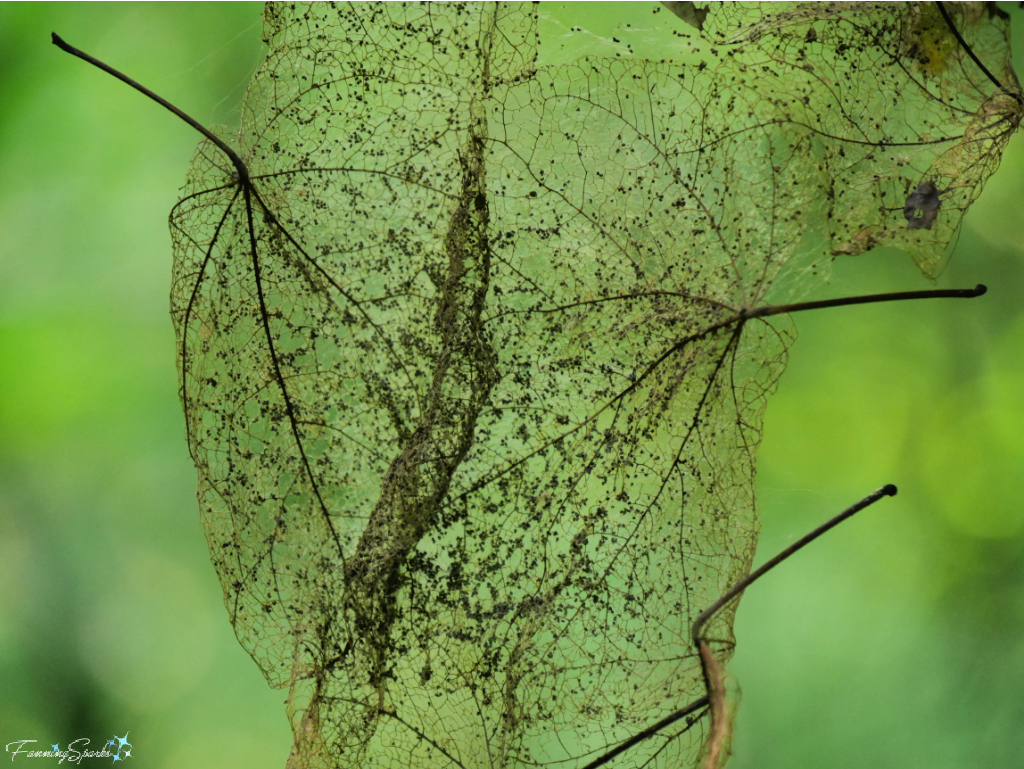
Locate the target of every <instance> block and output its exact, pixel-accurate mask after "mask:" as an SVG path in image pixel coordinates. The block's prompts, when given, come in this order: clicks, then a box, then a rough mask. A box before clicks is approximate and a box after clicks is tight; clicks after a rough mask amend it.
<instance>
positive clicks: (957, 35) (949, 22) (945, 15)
mask: <svg viewBox="0 0 1024 769" xmlns="http://www.w3.org/2000/svg"><path fill="white" fill-rule="evenodd" d="M935 4H936V5H937V6H939V13H941V14H942V18H943V19H945V20H946V26H947V27H949V31H950V32H952V33H953V36H954V37H955V38H956V39H957V42H958V43H960V45H961V47H962V48H963V49H964V50H965V51H967V55H968V56H970V57H971V58H972V59H973V60H974V63H975V64H977V65H978V69H980V70H981V71H982V72H984V73H985V76H986V77H988V79H989V80H991V81H992V82H993V84H995V86H996V88H998V89H999V90H1000V91H1002V92H1003V93H1010V92H1009V91H1008V90H1007V89H1006V88H1004V87H1003V84H1002V83H1000V82H999V79H998V78H997V77H996V76H995V75H993V74H992V73H991V72H989V71H988V67H986V66H985V65H984V64H982V63H981V59H979V58H978V57H977V56H976V55H975V53H974V49H972V48H971V46H969V45H967V41H966V40H964V38H963V35H961V34H960V30H958V29H957V28H956V24H954V23H953V17H952V16H950V15H949V11H947V10H946V4H945V3H943V2H942V1H941V0H937V2H936V3H935ZM1010 95H1011V96H1012V97H1013V98H1014V99H1016V100H1017V103H1018V104H1024V99H1022V98H1021V96H1020V94H1018V93H1011V94H1010Z"/></svg>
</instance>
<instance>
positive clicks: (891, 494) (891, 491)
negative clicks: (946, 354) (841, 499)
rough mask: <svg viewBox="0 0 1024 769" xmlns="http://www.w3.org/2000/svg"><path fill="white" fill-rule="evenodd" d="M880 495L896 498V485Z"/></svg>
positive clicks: (885, 487) (886, 486) (888, 484)
mask: <svg viewBox="0 0 1024 769" xmlns="http://www.w3.org/2000/svg"><path fill="white" fill-rule="evenodd" d="M982 288H984V286H982ZM882 493H883V494H885V496H887V497H895V496H896V484H894V483H887V484H885V485H884V486H883V487H882Z"/></svg>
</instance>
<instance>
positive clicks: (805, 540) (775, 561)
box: [691, 483, 896, 643]
mask: <svg viewBox="0 0 1024 769" xmlns="http://www.w3.org/2000/svg"><path fill="white" fill-rule="evenodd" d="M895 496H896V487H895V486H894V485H893V484H891V483H889V484H886V485H885V486H883V487H882V488H880V489H877V490H875V491H873V492H871V493H870V494H868V495H867V496H866V497H864V499H862V500H861V501H860V502H858V503H857V504H855V505H853V506H852V507H848V508H847V509H846V510H843V512H841V513H840V514H839V515H837V516H835V517H834V518H831V519H830V520H828V521H826V522H825V523H823V524H822V525H821V526H819V527H818V528H816V529H815V530H814V531H812V532H811V533H810V534H807V535H806V536H804V537H801V538H800V539H799V540H797V541H796V542H794V543H793V544H792V545H790V546H789V547H787V548H786V549H785V550H783V551H782V552H781V553H779V554H778V555H777V556H775V557H774V558H772V559H771V560H770V561H767V562H765V564H764V565H763V566H761V567H760V568H759V569H757V570H755V571H752V572H751V573H750V574H748V575H747V576H745V577H744V578H743V579H741V580H740V581H739V582H737V583H736V584H735V585H733V586H732V587H731V588H729V589H728V590H726V591H725V593H723V594H722V597H721V598H719V599H718V600H717V601H715V602H714V603H713V604H711V605H710V606H709V607H708V608H706V609H705V610H704V611H702V612H701V613H700V616H699V617H697V619H696V621H695V622H694V623H693V628H692V629H691V635H692V637H693V641H694V643H697V642H699V641H700V640H701V630H703V628H704V625H705V624H706V623H707V621H708V620H709V619H711V617H713V616H714V615H715V614H716V613H717V612H718V610H719V609H721V608H722V607H723V606H725V605H726V604H727V603H729V601H731V600H732V599H734V598H735V597H736V596H738V595H739V594H740V593H742V592H743V591H744V590H746V589H747V588H748V587H750V585H752V584H753V583H754V582H756V581H757V580H758V579H760V578H761V577H763V576H764V575H765V574H767V573H768V572H770V571H771V570H772V569H774V568H775V567H776V566H778V565H779V564H780V563H782V562H783V561H785V560H786V559H787V558H789V557H790V556H791V555H793V553H795V552H797V551H798V550H800V549H801V548H803V547H805V546H807V545H809V544H810V543H811V542H813V541H814V540H816V539H817V538H818V537H820V536H821V535H822V534H824V533H825V532H826V531H828V530H829V529H832V528H834V527H836V526H838V525H839V524H840V523H842V522H843V521H845V520H846V519H847V518H849V517H851V516H853V515H855V514H856V513H859V512H860V511H861V510H863V509H864V508H865V507H870V506H871V505H873V504H875V502H877V501H878V500H880V499H881V498H882V497H895Z"/></svg>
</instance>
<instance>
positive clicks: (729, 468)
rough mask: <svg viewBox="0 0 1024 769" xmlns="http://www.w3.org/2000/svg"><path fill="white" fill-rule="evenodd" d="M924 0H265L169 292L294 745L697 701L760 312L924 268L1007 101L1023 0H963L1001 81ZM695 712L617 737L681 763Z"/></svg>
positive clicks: (1013, 105) (775, 336) (759, 367)
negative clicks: (601, 27)
mask: <svg viewBox="0 0 1024 769" xmlns="http://www.w3.org/2000/svg"><path fill="white" fill-rule="evenodd" d="M656 9H657V7H656V6H652V11H653V10H656ZM936 13H937V11H932V10H930V7H925V6H917V5H912V6H907V7H891V6H883V7H877V6H863V5H858V4H849V5H846V4H828V5H817V4H808V5H806V6H804V5H787V6H783V5H777V4H773V5H771V6H768V7H766V8H765V9H761V8H760V7H758V6H756V5H754V4H747V5H742V6H732V7H730V6H726V7H724V8H721V9H717V10H713V11H712V12H711V13H710V14H709V15H708V16H707V17H706V18H705V19H704V20H703V27H704V28H703V32H702V36H698V35H697V33H696V30H694V29H693V28H691V27H689V26H687V25H686V24H684V23H683V22H682V21H681V20H680V19H679V18H677V17H676V16H674V15H672V14H670V13H668V12H667V11H663V12H661V13H660V15H658V14H654V13H652V15H651V19H652V20H653V21H652V23H651V25H650V26H649V27H643V28H637V29H635V30H631V31H630V32H628V33H627V34H623V36H622V37H615V38H612V39H610V40H609V39H607V38H604V37H601V36H600V35H599V34H597V33H591V32H588V31H587V30H584V29H581V28H580V27H579V25H572V24H567V23H565V21H566V20H565V19H563V18H560V17H559V16H557V15H550V16H545V15H544V14H543V6H542V7H541V11H540V12H538V10H537V6H535V5H522V6H520V5H513V4H509V5H506V4H497V5H494V4H465V5H462V4H446V5H427V6H401V5H394V4H357V5H352V6H346V7H342V8H339V9H333V8H330V7H328V6H313V7H312V8H293V7H292V6H283V5H271V6H269V7H268V10H267V13H266V18H265V39H266V41H267V43H268V45H269V46H270V54H269V56H268V59H267V62H266V63H265V64H264V66H263V67H262V68H261V69H260V71H259V72H258V73H257V75H256V76H255V78H254V81H253V83H252V85H251V86H250V89H249V92H248V95H247V97H246V102H245V105H244V107H243V125H242V129H241V131H240V133H239V134H238V136H237V137H231V138H230V139H229V140H228V141H229V143H231V144H233V145H234V146H235V147H236V150H237V151H238V153H239V155H240V156H241V157H242V159H243V160H244V162H245V166H246V168H247V174H248V179H246V178H245V175H244V174H241V173H240V172H239V170H238V169H237V168H236V167H233V166H232V164H231V163H230V162H229V160H228V159H227V158H226V157H225V156H224V155H223V153H221V151H220V150H219V149H217V148H216V147H215V146H214V145H213V144H212V143H208V142H207V143H204V144H203V145H201V146H200V148H199V151H198V154H197V157H196V160H195V161H194V164H193V168H192V172H191V175H190V179H189V182H188V187H187V188H186V190H185V193H184V195H183V198H182V200H181V201H180V202H179V204H178V205H177V206H176V207H175V209H174V212H173V213H172V217H171V224H172V232H173V234H174V238H175V275H174V290H173V299H172V303H173V306H172V311H173V315H174V320H175V325H176V329H177V333H178V337H179V342H180V357H179V365H180V371H181V377H182V395H183V402H184V406H185V415H186V425H187V431H188V436H189V442H190V448H191V451H192V455H193V458H194V459H195V461H196V464H197V467H198V469H199V474H200V492H199V494H200V503H201V506H202V509H203V516H204V527H205V529H206V532H207V537H208V540H209V543H210V549H211V553H212V554H213V559H214V563H215V565H216V566H217V569H218V573H219V575H220V578H221V582H222V586H223V587H224V591H225V596H226V601H227V605H228V608H229V611H230V613H231V618H232V622H233V624H234V626H235V630H236V633H237V634H238V637H239V639H240V640H241V642H242V644H243V646H245V648H246V649H247V650H248V651H249V652H250V654H252V655H253V657H254V658H255V659H256V661H257V662H258V663H259V664H260V666H261V668H262V669H263V671H264V673H265V674H266V676H267V678H268V679H269V680H270V682H271V683H272V684H273V685H275V686H280V687H284V688H287V689H288V691H289V698H288V707H289V714H290V717H291V719H292V724H293V730H294V732H295V737H296V742H295V747H294V749H293V754H292V759H291V761H290V766H294V767H329V766H379V767H392V766H409V765H412V766H424V767H435V766H436V767H447V766H460V767H484V766H488V767H512V766H527V765H535V764H541V765H545V766H558V767H583V766H586V765H587V764H588V763H589V762H592V761H595V760H598V759H599V758H600V757H601V756H602V755H603V754H605V753H606V752H607V751H608V750H610V749H611V748H613V747H614V746H615V745H616V744H618V743H620V742H622V741H623V740H626V739H628V738H629V737H631V736H633V735H635V734H637V733H638V732H640V731H642V730H643V729H645V728H646V727H648V726H650V725H651V724H652V723H655V722H657V721H658V720H660V719H662V718H664V717H665V716H667V715H669V714H671V713H673V712H676V711H678V710H679V709H680V708H683V707H684V706H686V705H687V704H688V703H690V702H692V701H694V700H697V699H699V698H700V697H701V696H703V695H704V693H705V691H704V688H705V684H704V679H703V676H702V673H701V668H700V662H699V660H698V658H697V656H696V653H695V650H694V649H693V648H692V645H691V641H690V625H691V624H692V621H693V619H694V618H695V617H696V616H697V614H699V613H700V611H701V610H702V609H704V608H705V607H706V606H707V605H708V604H710V603H711V602H712V601H714V599H715V598H717V597H718V596H719V595H720V594H721V593H722V592H724V590H725V589H726V588H727V587H728V586H729V585H730V584H732V583H733V582H735V581H736V580H737V579H738V578H739V577H741V576H742V575H744V574H745V573H746V572H747V571H748V570H749V568H750V561H751V559H752V556H753V552H754V548H755V546H756V535H757V528H758V525H757V518H756V513H755V505H754V498H753V482H754V460H755V452H756V448H757V445H758V443H759V441H760V427H761V416H762V413H763V409H764V405H765V402H766V398H767V396H768V395H769V394H770V392H771V391H772V389H773V387H774V385H775V382H776V381H777V379H778V377H779V376H780V374H781V371H782V368H783V365H784V361H785V353H786V349H787V347H788V345H789V344H790V342H791V340H792V336H793V334H792V328H791V326H790V325H789V323H788V321H786V320H785V319H780V318H778V317H774V318H759V319H754V320H749V321H747V320H746V317H747V315H746V314H747V313H749V311H751V310H753V309H755V308H757V307H760V306H762V305H763V304H764V303H765V300H766V297H767V296H768V295H769V292H770V291H773V292H774V293H773V295H776V294H778V295H784V296H786V297H789V296H792V295H793V294H795V293H802V292H805V291H808V290H810V289H811V288H813V285H814V283H813V278H814V276H815V275H816V274H817V273H818V272H819V271H820V270H821V268H822V267H823V266H824V264H825V263H827V261H828V256H829V254H830V253H832V254H840V253H841V254H853V253H861V252H863V251H865V250H868V249H869V248H872V247H873V246H875V245H879V244H890V245H896V246H899V247H900V248H902V249H904V250H905V251H907V252H908V253H910V254H911V255H912V256H913V257H914V259H915V260H916V261H917V262H918V264H919V265H920V266H921V267H922V269H923V270H924V271H925V272H926V274H933V273H935V272H936V271H937V270H938V269H939V268H940V266H941V264H942V260H943V255H944V253H945V249H946V247H947V245H948V243H949V241H950V239H951V238H952V237H953V235H954V234H955V232H956V230H957V227H958V226H959V222H960V219H961V217H962V215H963V213H964V211H965V210H966V208H967V206H968V205H969V204H970V202H971V201H973V200H974V198H975V197H976V196H977V194H978V193H979V192H980V188H981V184H982V183H983V181H984V180H985V178H987V176H988V175H989V174H990V173H991V172H992V171H993V170H994V168H995V166H996V165H997V163H998V159H999V153H1000V151H1001V149H1002V146H1003V145H1004V144H1005V142H1006V141H1007V140H1008V138H1009V136H1010V134H1011V133H1012V131H1013V130H1014V129H1015V128H1016V125H1017V122H1018V121H1019V117H1020V107H1019V106H1018V101H1017V100H1016V99H1015V97H1014V94H1017V93H1019V88H1018V86H1017V84H1016V79H1015V78H1014V76H1013V73H1012V70H1011V69H1010V68H1009V52H1008V46H1007V44H1006V34H1007V25H1006V23H1005V22H1004V21H1003V20H1002V19H1001V18H1000V17H999V16H998V15H990V13H989V12H988V11H987V10H985V9H984V8H983V7H981V6H977V7H976V6H974V5H971V6H964V7H961V6H957V7H956V8H955V9H953V11H952V13H953V18H954V20H955V21H956V23H957V24H958V26H959V28H960V29H961V31H962V33H963V34H964V36H965V38H966V39H967V40H968V41H969V42H970V44H971V46H972V48H974V50H975V52H976V53H977V54H978V55H979V56H980V57H981V58H982V59H983V60H985V61H986V62H988V63H989V68H990V69H992V70H993V71H995V72H997V73H998V74H999V76H1000V77H1001V79H1002V82H1003V84H1004V85H1005V86H1007V89H1009V91H1010V92H1005V93H1000V92H998V91H997V89H996V88H995V86H993V85H992V84H991V83H990V82H989V81H988V79H986V78H985V76H984V75H983V74H982V73H981V72H980V70H978V69H977V67H976V65H975V64H974V62H973V61H971V60H970V59H969V58H968V57H967V56H966V55H965V54H964V53H963V51H962V49H961V48H959V47H958V46H957V45H956V44H955V40H954V41H953V44H950V43H949V32H948V29H947V28H946V27H945V26H944V25H943V24H942V22H941V19H940V18H939V19H938V20H937V18H936V17H935V15H934V14H936ZM562 15H563V16H564V15H565V13H564V12H563V14H562ZM572 35H580V36H589V37H590V38H591V39H590V40H589V41H588V45H578V44H577V43H575V42H573V43H572V44H566V43H565V41H564V40H563V38H564V37H566V36H572ZM581 49H582V50H588V53H587V55H585V56H583V57H579V56H578V53H579V51H580V50H581ZM568 51H575V53H573V54H571V55H570V54H568V53H567V52H568ZM225 138H227V137H226V134H225ZM925 184H928V185H931V186H930V187H922V186H921V185H925ZM914 194H917V195H918V197H917V198H914V199H913V201H909V202H908V199H909V198H912V197H913V195H914ZM936 198H937V199H938V201H939V202H938V203H937V204H936ZM911 203H913V205H910V204H911ZM908 207H910V208H911V209H912V210H911V213H910V214H909V215H908V214H907V213H906V211H905V209H906V208H908ZM932 217H934V219H932ZM915 221H919V222H921V224H922V226H915V227H908V224H913V223H914V222H915ZM925 222H927V224H928V225H930V226H924V223H925ZM823 244H824V245H823ZM734 608H735V607H734V606H733V607H732V609H733V610H734ZM731 624H732V611H731V610H730V611H729V612H726V613H723V614H722V615H720V616H719V617H718V618H717V619H716V620H715V621H714V622H713V623H712V627H711V630H710V634H709V635H710V638H711V639H713V641H714V642H715V643H714V646H715V649H716V652H717V654H718V656H719V657H720V659H721V660H723V661H724V660H726V659H727V658H728V657H729V656H730V654H731V650H732V646H733V639H732V631H731ZM696 716H698V718H696V719H695V720H693V721H679V722H677V723H676V724H675V725H673V726H672V727H670V728H667V729H665V730H663V731H662V732H660V733H658V734H656V735H654V736H652V737H650V738H649V739H647V740H644V741H642V742H641V743H640V744H638V745H637V746H635V747H634V748H632V749H631V750H630V751H629V752H628V753H627V754H625V755H624V756H622V757H619V758H617V759H616V764H615V765H616V766H623V767H626V766H629V767H641V766H651V767H654V766H659V767H660V766H664V767H669V766H680V765H682V766H690V765H693V764H694V763H695V762H696V761H697V759H698V756H699V754H700V750H701V748H702V745H703V742H704V738H705V735H706V732H707V729H706V724H705V722H704V719H703V716H704V713H703V712H701V713H697V714H696Z"/></svg>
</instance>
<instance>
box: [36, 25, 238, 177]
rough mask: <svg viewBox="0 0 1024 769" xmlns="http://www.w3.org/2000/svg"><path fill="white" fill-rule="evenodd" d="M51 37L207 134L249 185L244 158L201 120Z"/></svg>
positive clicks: (83, 59) (72, 52)
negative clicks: (200, 121)
mask: <svg viewBox="0 0 1024 769" xmlns="http://www.w3.org/2000/svg"><path fill="white" fill-rule="evenodd" d="M50 39H51V40H52V41H53V44H54V45H55V46H57V47H58V48H60V49H61V50H62V51H66V52H67V53H70V54H71V55H72V56H77V57H78V58H79V59H82V61H87V62H89V63H90V64H92V65H93V66H94V67H98V68H99V69H102V70H103V71H104V72H106V73H108V74H110V75H113V76H114V77H116V78H117V79H118V80H120V81H121V82H123V83H127V84H128V85H130V86H131V87H132V88H134V89H135V90H136V91H138V92H139V93H142V94H145V95H146V96H148V97H149V98H150V99H152V100H153V101H155V102H156V103H157V104H159V105H161V106H162V107H165V108H166V109H168V110H170V111H171V112H173V113H174V114H175V115H177V116H178V117H180V118H181V119H182V120H184V121H185V122H186V123H188V124H189V125H190V126H192V127H193V128H194V129H196V130H197V131H199V133H201V134H202V135H203V136H205V137H206V138H207V139H209V140H210V141H211V142H213V143H214V144H216V145H217V146H218V147H219V148H220V149H221V151H222V152H223V153H224V154H225V155H227V156H228V159H230V160H231V163H232V165H234V167H235V170H236V171H237V172H238V178H239V180H240V181H241V182H242V184H243V185H247V184H248V182H249V169H248V168H246V166H245V163H244V162H242V159H241V158H240V157H238V155H237V154H236V153H235V151H234V150H233V149H231V147H229V146H228V145H227V144H225V143H224V142H223V141H222V140H221V139H219V138H217V137H216V136H215V135H214V134H213V132H212V131H210V130H208V129H207V128H206V127H205V126H203V125H202V124H201V123H199V121H197V120H195V119H194V118H192V117H190V116H189V115H186V114H185V113H184V112H182V111H181V110H180V109H178V108H177V107H175V106H174V105H173V104H171V103H170V102H169V101H167V100H166V99H164V98H163V97H161V96H157V95H156V94H155V93H153V92H152V91H150V90H149V89H148V88H146V86H144V85H142V83H139V82H137V81H135V80H132V79H131V78H130V77H128V76H127V75H125V74H124V73H123V72H119V71H117V70H116V69H114V68H113V67H111V66H110V65H109V64H104V63H103V62H102V61H100V60H99V59H97V58H95V57H93V56H90V55H89V54H87V53H86V52H85V51H80V50H78V49H77V48H75V47H74V46H72V45H68V44H67V43H65V42H64V40H63V39H62V38H61V36H60V35H58V34H57V33H56V32H51V33H50Z"/></svg>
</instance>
